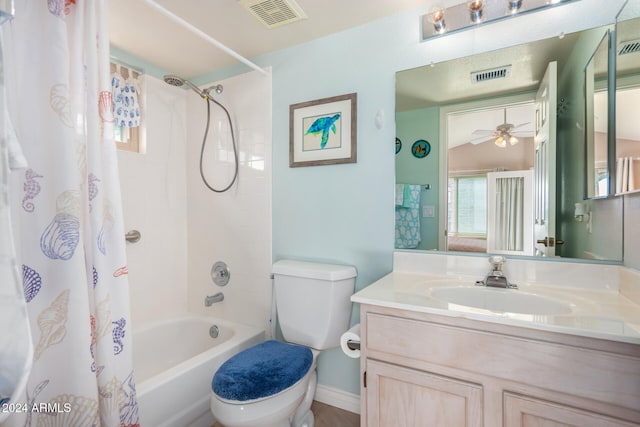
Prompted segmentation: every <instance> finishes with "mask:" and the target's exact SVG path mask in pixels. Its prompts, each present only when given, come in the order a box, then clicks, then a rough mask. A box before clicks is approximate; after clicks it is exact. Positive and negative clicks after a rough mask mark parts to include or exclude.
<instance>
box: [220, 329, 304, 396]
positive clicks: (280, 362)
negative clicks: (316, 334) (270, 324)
mask: <svg viewBox="0 0 640 427" xmlns="http://www.w3.org/2000/svg"><path fill="white" fill-rule="evenodd" d="M312 363H313V354H312V353H311V350H310V349H308V348H307V347H303V346H299V345H295V344H288V343H283V342H280V341H275V340H270V341H265V342H263V343H260V344H257V345H254V346H253V347H249V348H248V349H246V350H244V351H241V352H240V353H238V354H236V355H235V356H233V357H232V358H230V359H229V360H227V361H226V362H224V363H223V364H222V366H220V369H218V371H217V372H216V374H215V375H214V376H213V381H212V382H211V388H212V389H213V392H214V393H215V394H217V395H218V396H220V397H222V398H223V399H228V400H239V401H246V400H254V399H260V398H263V397H268V396H272V395H274V394H276V393H279V392H281V391H282V390H285V389H287V388H289V387H291V386H292V385H294V384H295V383H297V382H298V381H300V379H301V378H302V377H304V376H305V375H306V373H307V372H309V368H311V364H312Z"/></svg>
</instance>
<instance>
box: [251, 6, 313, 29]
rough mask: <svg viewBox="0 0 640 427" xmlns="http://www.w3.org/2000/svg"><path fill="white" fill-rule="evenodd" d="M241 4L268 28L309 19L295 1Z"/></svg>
mask: <svg viewBox="0 0 640 427" xmlns="http://www.w3.org/2000/svg"><path fill="white" fill-rule="evenodd" d="M240 4H241V5H242V7H244V8H245V9H246V10H247V11H248V12H249V13H251V15H253V17H254V18H256V19H257V20H258V21H260V22H261V23H262V24H263V25H264V26H265V27H267V28H276V27H279V26H281V25H286V24H291V23H292V22H296V21H300V20H302V19H306V18H307V15H306V14H305V13H304V11H303V10H302V8H301V7H300V6H299V5H298V4H297V3H296V2H295V1H293V0H240Z"/></svg>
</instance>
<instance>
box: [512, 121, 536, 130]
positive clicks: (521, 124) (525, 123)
mask: <svg viewBox="0 0 640 427" xmlns="http://www.w3.org/2000/svg"><path fill="white" fill-rule="evenodd" d="M530 123H531V122H524V123H520V124H519V125H518V126H514V127H512V128H511V129H518V128H520V127H522V126H526V125H528V124H530Z"/></svg>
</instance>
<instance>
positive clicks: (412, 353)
mask: <svg viewBox="0 0 640 427" xmlns="http://www.w3.org/2000/svg"><path fill="white" fill-rule="evenodd" d="M361 338H362V350H361V369H362V374H363V381H362V389H361V396H362V399H361V400H362V408H361V409H362V411H361V420H362V425H363V426H371V427H377V426H379V427H391V426H393V427H396V426H399V427H402V426H407V427H409V426H410V427H414V426H429V427H458V426H461V427H462V426H465V427H466V426H474V427H481V426H483V427H499V426H504V427H559V426H576V427H596V426H597V427H613V426H616V427H623V426H624V427H630V426H640V346H637V345H633V344H628V343H621V342H613V341H608V340H601V339H595V338H590V337H581V336H576V335H568V334H562V333H553V332H548V331H542V330H535V329H529V328H525V327H518V326H510V325H503V324H497V323H490V322H482V321H479V320H469V319H464V318H460V317H453V316H446V315H435V314H431V313H422V312H414V311H406V310H400V309H395V308H388V307H380V306H373V305H366V304H363V305H362V306H361Z"/></svg>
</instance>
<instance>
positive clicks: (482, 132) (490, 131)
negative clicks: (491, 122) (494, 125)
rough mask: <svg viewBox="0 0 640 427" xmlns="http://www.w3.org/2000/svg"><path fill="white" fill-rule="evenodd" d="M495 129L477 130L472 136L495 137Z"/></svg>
mask: <svg viewBox="0 0 640 427" xmlns="http://www.w3.org/2000/svg"><path fill="white" fill-rule="evenodd" d="M495 131H496V130H495V129H476V130H474V131H473V132H471V135H493V133H494V132H495Z"/></svg>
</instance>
